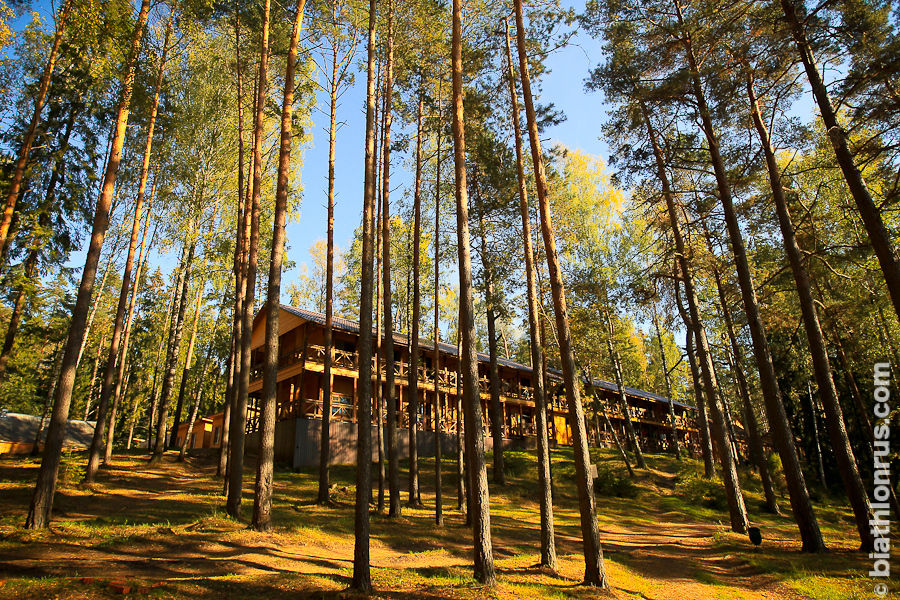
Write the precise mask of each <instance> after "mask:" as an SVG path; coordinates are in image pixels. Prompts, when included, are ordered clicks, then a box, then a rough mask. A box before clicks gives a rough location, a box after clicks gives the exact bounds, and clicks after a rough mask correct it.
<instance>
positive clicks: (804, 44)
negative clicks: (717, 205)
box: [781, 0, 900, 547]
mask: <svg viewBox="0 0 900 600" xmlns="http://www.w3.org/2000/svg"><path fill="white" fill-rule="evenodd" d="M804 4H805V3H802V4H801V6H803V5H804ZM781 8H782V10H783V11H784V18H785V21H786V22H787V24H788V27H790V29H791V34H792V35H793V37H794V42H795V43H796V44H797V52H798V53H799V54H800V60H801V61H802V62H803V68H804V70H805V71H806V77H807V79H808V80H809V86H810V88H812V93H813V97H814V98H815V100H816V105H817V106H818V107H819V114H820V115H821V116H822V123H823V124H824V125H825V131H826V132H827V133H828V139H829V140H831V146H832V147H833V148H834V154H835V157H836V158H837V161H838V165H839V166H840V167H841V172H842V173H843V174H844V179H845V180H846V181H847V187H848V188H850V193H851V194H852V195H853V200H854V201H855V202H856V207H857V208H858V209H859V216H860V218H861V219H862V221H863V224H864V225H865V227H866V233H868V235H869V241H870V242H871V244H872V248H873V249H874V250H875V256H876V257H878V263H879V265H880V266H881V271H882V273H883V274H884V282H885V284H886V285H887V289H888V293H889V294H890V296H891V301H892V302H893V304H894V310H895V311H896V312H897V315H898V317H900V259H898V258H897V251H896V249H895V248H894V245H893V243H892V242H891V235H890V233H889V232H888V230H887V228H886V227H885V225H884V221H883V220H882V218H881V212H880V211H879V209H878V206H877V205H876V204H875V202H874V201H873V199H872V194H871V193H870V192H869V188H868V187H866V181H865V179H863V176H862V173H861V172H860V170H859V168H858V167H857V166H856V164H855V163H854V161H853V154H852V153H851V152H850V147H849V144H848V141H847V140H848V138H849V134H848V133H847V131H846V130H845V129H844V128H843V127H841V125H840V123H838V119H837V113H836V111H835V110H834V107H833V106H832V105H831V98H829V97H828V88H826V87H825V83H824V82H823V81H822V76H821V74H820V73H819V68H818V67H817V66H816V60H815V57H814V55H813V50H812V44H810V42H809V40H808V39H807V37H806V28H805V25H804V23H803V22H801V20H800V18H799V17H798V15H797V11H796V7H795V5H794V1H793V0H781ZM803 8H804V12H805V6H804V7H803ZM786 243H787V242H786ZM828 402H830V401H826V402H825V403H826V405H827V403H828ZM826 410H827V408H826ZM829 421H831V419H830V418H829ZM830 427H831V426H829V432H830ZM836 451H837V450H836ZM840 452H841V453H843V450H842V449H841V450H840ZM838 460H839V461H840V462H841V463H843V462H845V459H844V458H840V459H838ZM841 469H842V470H841V474H842V475H843V474H844V471H843V466H842V467H841ZM851 475H852V473H851ZM845 485H846V484H845ZM856 487H857V485H856V483H855V482H854V483H853V486H852V487H851V491H850V496H851V503H852V504H853V506H854V513H857V516H856V520H857V528H858V529H860V536H862V537H863V538H865V537H868V538H869V540H868V542H867V541H866V540H865V539H864V540H863V546H864V547H866V546H867V544H868V547H871V543H872V537H871V532H869V534H864V533H863V531H862V516H861V515H860V514H858V513H859V512H860V511H861V510H862V506H859V507H857V504H858V503H859V501H860V499H859V498H857V496H859V491H858V490H856V489H855V488H856Z"/></svg>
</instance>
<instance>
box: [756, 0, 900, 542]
mask: <svg viewBox="0 0 900 600" xmlns="http://www.w3.org/2000/svg"><path fill="white" fill-rule="evenodd" d="M782 4H784V2H783V3H782ZM810 58H811V56H810ZM814 70H815V69H814ZM815 72H816V74H818V71H815ZM747 94H748V96H749V99H750V105H751V114H752V116H753V124H754V125H755V126H756V132H757V134H758V135H759V140H760V144H761V145H762V149H763V153H764V154H765V157H766V168H767V169H768V172H769V182H770V184H771V186H772V198H773V199H774V201H775V212H776V213H777V214H778V224H779V226H780V228H781V235H782V237H783V238H784V247H785V251H786V253H787V255H788V262H789V263H790V265H791V272H792V273H793V275H794V283H795V284H796V286H797V294H798V296H799V299H800V312H801V315H802V317H803V325H804V327H803V328H804V329H805V330H806V339H807V341H808V342H809V350H810V354H811V358H812V363H813V372H814V373H815V377H816V384H817V385H818V387H819V395H820V396H821V398H822V406H823V408H824V409H825V417H826V418H825V423H826V425H827V427H828V434H829V437H830V438H831V446H832V449H833V450H834V456H835V459H837V463H838V467H839V469H838V470H839V471H840V473H841V478H842V479H843V482H844V488H845V489H846V490H847V495H848V496H849V498H850V505H851V506H852V507H853V514H854V516H855V517H856V529H857V531H858V532H859V537H860V541H861V549H862V550H864V551H866V552H868V551H870V550H872V548H873V544H874V537H873V535H872V531H871V529H870V526H869V519H870V518H871V517H872V509H871V507H870V506H869V498H868V496H867V495H866V489H865V486H864V485H863V482H862V477H860V474H859V468H858V467H857V465H856V458H855V457H854V456H853V449H852V448H851V447H850V439H849V437H848V436H847V428H846V426H845V424H844V415H843V411H842V410H841V405H840V402H839V401H838V395H837V389H836V388H835V386H834V380H833V379H832V377H831V362H830V360H829V358H828V349H827V348H826V346H825V336H824V334H823V333H822V326H821V325H820V323H819V314H818V311H817V310H816V305H815V301H814V300H813V296H812V289H811V287H810V283H809V274H808V273H807V271H806V267H805V266H804V265H803V256H802V254H801V252H800V246H799V245H798V243H797V238H796V236H795V235H794V224H793V222H792V220H791V214H790V211H789V210H788V204H787V196H786V194H785V190H784V187H783V186H782V184H781V170H780V168H779V167H778V161H777V160H776V158H775V152H774V151H773V149H772V144H771V140H770V139H769V132H768V130H767V129H766V124H765V122H764V121H763V118H762V113H761V112H760V109H759V103H758V102H757V99H756V93H755V91H754V89H753V79H752V76H750V75H748V77H747ZM826 100H827V96H826ZM820 108H821V106H820ZM822 112H823V117H824V112H825V111H824V109H823V110H822ZM831 116H832V117H834V114H833V113H832V115H831ZM828 127H829V134H830V135H831V132H832V131H834V132H835V133H834V134H833V135H831V138H832V142H835V140H836V138H841V139H843V137H842V130H841V129H840V128H839V127H836V126H835V127H834V129H833V128H832V126H828ZM843 148H844V150H846V140H845V139H844V140H843ZM835 151H838V147H837V146H836V147H835ZM847 155H848V157H849V152H848V153H847ZM839 161H840V158H839ZM850 166H851V167H852V171H853V172H855V173H856V175H857V176H859V171H858V170H856V167H855V166H853V161H852V159H851V160H850ZM842 167H843V165H842ZM846 173H847V172H846V171H845V176H846ZM849 182H850V181H849V178H848V183H849ZM858 183H859V184H861V188H862V190H863V191H865V192H866V196H867V197H868V190H866V188H865V182H863V181H862V177H861V176H859V182H858ZM850 185H851V190H852V189H853V188H854V184H853V183H851V184H850ZM854 196H856V194H854ZM868 202H869V203H871V198H870V197H869V200H868ZM857 203H858V205H859V203H860V199H859V198H857ZM859 209H860V213H861V214H863V219H864V221H866V225H867V227H868V226H869V225H870V223H869V222H868V219H867V217H866V216H865V210H866V209H865V208H864V206H863V205H859ZM871 209H872V210H874V211H875V215H876V216H878V217H879V218H878V222H879V223H880V224H881V231H882V232H884V224H883V223H881V219H880V216H879V215H878V213H877V209H875V207H874V205H872V206H871ZM869 235H870V239H871V240H872V244H873V245H874V246H876V250H877V245H878V243H879V242H878V241H877V239H876V238H875V237H874V236H873V235H872V232H871V231H870V233H869ZM884 241H886V242H887V243H888V250H887V252H888V255H889V258H892V259H893V260H894V261H895V262H894V264H893V268H894V270H895V274H896V276H897V277H898V279H897V289H896V290H891V293H892V295H894V304H895V306H896V307H897V308H898V313H900V271H897V264H896V256H894V254H893V250H892V249H891V248H890V242H889V241H887V239H885V240H884ZM878 255H879V259H881V256H882V254H881V253H880V252H878ZM882 266H883V267H884V263H882ZM739 272H740V269H739ZM885 277H886V280H888V281H890V278H891V277H892V274H891V273H889V271H888V269H885ZM895 291H896V294H895ZM811 400H812V399H811V398H810V401H811ZM822 483H823V484H824V479H823V480H822Z"/></svg>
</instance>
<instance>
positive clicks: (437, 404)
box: [416, 82, 450, 527]
mask: <svg viewBox="0 0 900 600" xmlns="http://www.w3.org/2000/svg"><path fill="white" fill-rule="evenodd" d="M441 87H442V86H441V83H440V82H439V83H438V94H437V96H438V125H437V155H436V157H435V158H436V166H435V170H434V333H433V334H432V335H433V337H432V339H433V340H434V359H433V360H434V523H435V525H437V526H438V527H443V525H444V500H443V493H442V492H443V489H442V485H443V484H442V481H441V476H442V473H441V467H442V465H441V459H442V458H443V456H442V450H443V449H442V448H441V442H442V438H441V429H442V425H443V415H442V414H441V382H440V379H441V349H440V344H441V336H440V332H441V329H440V312H441V311H440V308H441V307H440V289H441V253H440V247H441V138H442V137H443V136H444V132H443V125H444V120H443V108H444V107H443V102H442V101H443V97H442V96H441V91H442V90H441ZM416 262H418V261H416ZM448 383H449V379H448ZM449 398H450V395H449V394H448V395H447V399H448V400H449ZM449 412H450V407H449V402H448V406H447V414H449Z"/></svg>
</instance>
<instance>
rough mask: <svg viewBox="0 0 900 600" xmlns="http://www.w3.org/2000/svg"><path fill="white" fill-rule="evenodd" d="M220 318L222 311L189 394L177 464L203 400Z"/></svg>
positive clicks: (187, 443) (182, 456)
mask: <svg viewBox="0 0 900 600" xmlns="http://www.w3.org/2000/svg"><path fill="white" fill-rule="evenodd" d="M221 316H222V311H221V310H220V311H219V314H218V315H216V321H215V323H214V324H213V328H212V333H211V334H210V338H209V346H207V348H206V357H205V358H204V359H203V367H202V368H201V369H200V377H198V378H197V387H195V388H194V393H193V394H191V411H190V416H189V417H188V426H187V430H185V432H184V439H183V440H181V452H179V453H178V462H184V456H185V454H186V453H187V450H188V445H189V444H190V439H191V433H193V431H194V424H195V423H196V422H197V413H198V411H199V409H200V402H201V401H202V399H203V384H204V383H205V382H206V374H207V373H208V372H209V362H210V358H211V357H212V352H213V346H215V343H214V342H215V338H216V332H217V331H218V330H219V317H221Z"/></svg>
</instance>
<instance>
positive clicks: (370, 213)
mask: <svg viewBox="0 0 900 600" xmlns="http://www.w3.org/2000/svg"><path fill="white" fill-rule="evenodd" d="M376 2H377V0H369V28H368V41H367V44H366V51H367V64H366V151H365V167H364V188H363V228H362V229H363V231H362V265H361V273H360V279H361V282H360V283H361V287H360V293H359V302H360V308H359V395H358V405H357V411H356V414H357V445H356V510H355V513H354V530H353V533H354V546H353V580H352V582H351V584H350V587H352V588H353V589H356V590H359V591H360V592H362V593H369V592H371V591H372V576H371V571H370V569H369V499H370V498H371V495H372V280H373V277H372V262H373V261H372V257H373V254H374V239H373V238H374V237H375V236H374V229H375V223H374V218H373V217H374V213H375V187H376V185H377V182H376V178H375V16H376V15H375V13H376V7H377V4H376ZM379 421H380V416H379Z"/></svg>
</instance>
